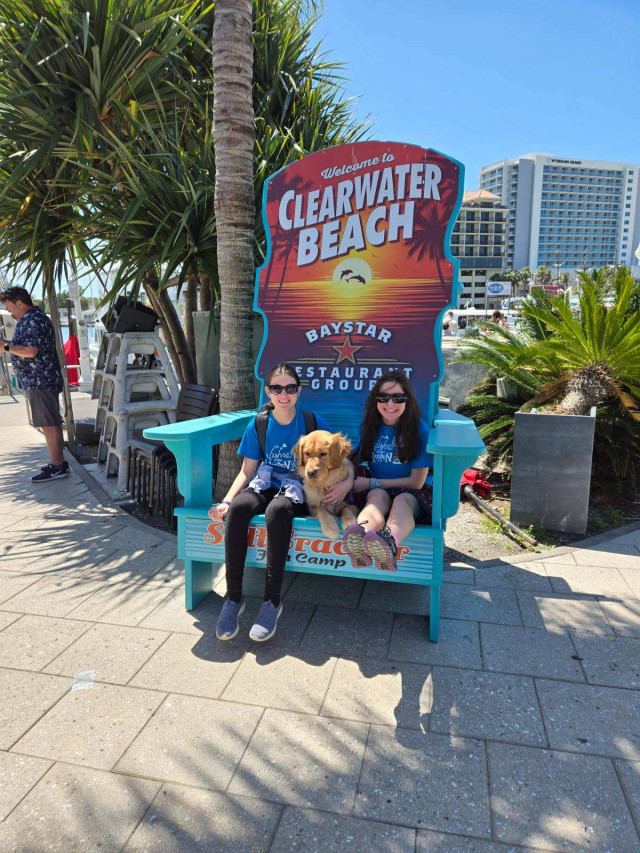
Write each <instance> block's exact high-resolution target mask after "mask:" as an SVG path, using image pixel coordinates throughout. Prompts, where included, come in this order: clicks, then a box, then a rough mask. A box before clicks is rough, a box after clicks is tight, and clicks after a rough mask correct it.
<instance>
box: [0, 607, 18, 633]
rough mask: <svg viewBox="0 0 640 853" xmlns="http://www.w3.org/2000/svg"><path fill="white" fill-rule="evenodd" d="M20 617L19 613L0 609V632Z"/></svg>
mask: <svg viewBox="0 0 640 853" xmlns="http://www.w3.org/2000/svg"><path fill="white" fill-rule="evenodd" d="M21 618H22V617H21V615H20V614H19V613H6V612H5V611H4V610H0V632H1V631H4V629H5V628H7V627H8V626H9V625H13V623H14V622H16V621H17V620H18V619H21Z"/></svg>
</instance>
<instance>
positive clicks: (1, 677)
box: [0, 669, 71, 749]
mask: <svg viewBox="0 0 640 853" xmlns="http://www.w3.org/2000/svg"><path fill="white" fill-rule="evenodd" d="M70 687H71V680H70V679H69V678H57V677H55V676H53V675H41V674H40V673H36V672H21V671H19V670H15V669H0V749H9V748H10V747H11V746H12V745H13V744H14V743H15V741H17V740H18V738H19V737H20V736H21V735H23V734H24V733H25V732H26V731H27V729H29V727H30V726H32V725H33V724H34V723H35V722H36V721H37V720H38V719H39V718H40V717H41V716H42V714H44V713H45V711H47V710H48V709H49V708H50V707H51V706H52V705H54V704H55V703H56V702H57V701H58V699H60V697H61V696H64V694H65V693H66V692H67V691H68V690H69V688H70Z"/></svg>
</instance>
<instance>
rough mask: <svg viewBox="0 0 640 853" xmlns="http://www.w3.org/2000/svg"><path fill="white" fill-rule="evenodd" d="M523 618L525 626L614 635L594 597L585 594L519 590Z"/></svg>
mask: <svg viewBox="0 0 640 853" xmlns="http://www.w3.org/2000/svg"><path fill="white" fill-rule="evenodd" d="M517 595H518V602H519V604H520V611H521V613H522V620H523V622H524V624H525V627H527V628H544V629H545V630H547V631H550V632H552V633H554V634H557V633H560V632H564V631H572V632H573V633H575V634H578V635H579V636H585V635H586V636H589V635H593V636H596V637H606V636H612V635H613V629H612V627H611V625H610V624H609V622H608V621H607V618H606V616H605V614H604V611H603V610H602V608H601V607H600V604H599V603H598V602H597V601H596V599H595V598H592V597H590V596H586V595H581V596H578V595H572V596H568V595H560V594H559V593H554V594H552V595H536V594H535V593H533V592H521V591H518V593H517Z"/></svg>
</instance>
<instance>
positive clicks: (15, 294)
mask: <svg viewBox="0 0 640 853" xmlns="http://www.w3.org/2000/svg"><path fill="white" fill-rule="evenodd" d="M0 301H1V302H4V305H5V308H6V309H7V311H8V312H9V313H10V314H11V316H12V317H13V318H14V319H16V320H17V321H18V323H17V325H16V328H15V332H14V334H13V340H11V341H6V340H4V338H1V339H0V342H1V345H2V346H3V347H4V349H5V350H6V351H7V352H8V353H10V354H11V363H12V364H13V369H14V371H15V374H16V377H17V379H18V385H19V387H20V388H21V389H22V390H23V392H24V395H25V397H26V398H27V400H28V402H29V408H30V410H31V423H32V425H33V426H34V427H39V428H40V429H42V432H43V434H44V437H45V440H46V442H47V448H48V449H49V457H50V459H51V461H50V463H49V464H48V465H46V466H45V467H44V468H43V469H42V470H41V471H40V473H39V474H36V475H34V476H33V477H32V478H31V479H32V480H33V482H34V483H43V482H48V481H49V480H60V479H62V478H63V477H68V476H69V463H68V462H65V460H64V457H63V454H62V450H63V447H64V441H63V435H62V418H61V416H60V404H59V401H58V395H59V394H60V392H61V391H62V385H63V382H62V371H61V369H60V361H59V360H58V353H57V352H56V339H55V330H54V328H53V324H52V323H51V320H50V319H49V317H47V315H46V314H45V313H44V311H42V310H41V309H40V308H38V306H37V305H34V304H33V300H32V299H31V295H30V294H29V291H28V290H26V289H25V288H24V287H10V288H8V290H6V291H5V292H4V293H3V294H0Z"/></svg>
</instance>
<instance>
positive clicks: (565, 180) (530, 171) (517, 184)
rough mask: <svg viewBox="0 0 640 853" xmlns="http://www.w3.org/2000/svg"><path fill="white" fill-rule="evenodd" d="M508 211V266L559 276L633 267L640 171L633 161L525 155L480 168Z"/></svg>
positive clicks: (485, 184)
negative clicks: (546, 269)
mask: <svg viewBox="0 0 640 853" xmlns="http://www.w3.org/2000/svg"><path fill="white" fill-rule="evenodd" d="M480 187H481V189H485V190H488V191H489V192H492V193H495V194H496V195H498V196H499V197H500V198H501V199H502V203H503V204H504V205H505V207H506V208H507V223H506V242H505V265H506V266H507V267H510V268H511V269H521V268H522V267H525V266H528V267H530V268H531V269H532V270H536V269H537V268H538V267H540V266H543V265H544V266H548V267H550V268H551V269H552V270H555V271H556V272H557V273H560V272H569V271H571V270H575V269H581V268H587V267H602V266H609V265H614V264H625V265H627V266H630V265H631V264H632V262H633V261H634V260H635V259H634V257H633V252H634V250H635V248H636V246H637V245H638V243H639V242H640V170H639V168H638V166H637V165H634V164H632V163H610V162H607V161H604V160H578V159H566V158H561V157H555V156H554V155H552V154H538V153H533V154H525V155H524V156H522V157H517V158H515V159H505V160H500V161H499V162H497V163H493V164H492V165H490V166H483V168H482V169H481V170H480Z"/></svg>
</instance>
